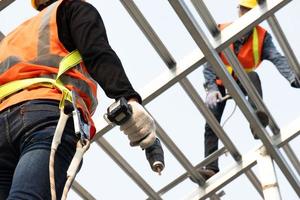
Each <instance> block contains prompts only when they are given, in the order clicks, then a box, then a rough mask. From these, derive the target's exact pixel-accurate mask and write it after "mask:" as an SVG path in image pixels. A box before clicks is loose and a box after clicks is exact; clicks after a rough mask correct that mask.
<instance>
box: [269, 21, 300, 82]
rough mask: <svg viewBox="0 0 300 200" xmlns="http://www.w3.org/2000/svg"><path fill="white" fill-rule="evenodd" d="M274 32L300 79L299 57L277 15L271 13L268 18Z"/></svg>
mask: <svg viewBox="0 0 300 200" xmlns="http://www.w3.org/2000/svg"><path fill="white" fill-rule="evenodd" d="M267 21H268V23H269V25H270V27H271V30H272V32H273V33H274V35H275V37H276V39H277V41H278V43H279V45H280V47H281V49H282V51H283V52H284V54H285V56H286V57H287V59H288V61H289V64H290V66H291V67H292V69H293V70H294V71H295V73H296V74H297V76H298V79H299V80H300V66H299V62H298V59H297V57H296V55H295V53H294V51H293V49H292V48H291V46H290V44H289V42H288V40H287V38H286V36H285V35H284V33H283V30H282V28H281V26H280V24H279V22H278V20H277V18H276V17H275V15H271V16H270V17H269V18H268V19H267Z"/></svg>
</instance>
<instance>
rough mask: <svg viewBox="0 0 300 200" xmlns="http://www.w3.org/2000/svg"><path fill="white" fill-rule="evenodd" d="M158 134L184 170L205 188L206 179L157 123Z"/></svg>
mask: <svg viewBox="0 0 300 200" xmlns="http://www.w3.org/2000/svg"><path fill="white" fill-rule="evenodd" d="M156 128H157V129H156V133H157V135H158V137H159V138H160V139H161V140H162V141H163V143H164V144H165V146H166V147H167V148H168V149H169V151H170V152H171V153H172V154H173V155H174V157H175V158H176V159H177V160H178V162H179V163H180V164H181V165H182V166H183V168H184V169H185V170H186V171H187V172H188V173H189V175H190V176H191V177H192V178H194V179H195V180H197V182H198V184H199V186H203V185H204V183H205V180H204V178H203V177H202V176H201V175H200V174H199V173H198V172H197V171H196V168H195V167H194V166H193V165H192V163H191V162H190V161H189V160H188V159H187V158H186V156H185V155H184V154H183V153H182V151H180V149H179V148H178V147H177V145H176V144H175V143H174V142H173V141H172V140H171V138H170V137H169V136H168V135H167V134H166V133H165V131H164V130H163V128H162V127H161V126H160V125H159V123H158V122H157V121H156Z"/></svg>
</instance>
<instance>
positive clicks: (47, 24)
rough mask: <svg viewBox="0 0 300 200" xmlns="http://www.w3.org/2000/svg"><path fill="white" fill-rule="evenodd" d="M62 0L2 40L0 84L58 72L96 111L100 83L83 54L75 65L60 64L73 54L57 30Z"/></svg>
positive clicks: (90, 108) (0, 47)
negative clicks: (67, 48) (88, 70)
mask: <svg viewBox="0 0 300 200" xmlns="http://www.w3.org/2000/svg"><path fill="white" fill-rule="evenodd" d="M61 2H62V1H61V0H60V1H57V2H55V3H53V4H51V5H50V6H49V7H47V8H46V9H44V10H43V11H42V12H40V13H39V14H38V15H37V16H35V17H33V18H31V19H29V20H28V21H26V22H24V23H23V24H22V25H20V26H19V27H18V28H17V29H15V30H14V31H13V32H12V33H10V34H8V35H7V37H5V38H4V39H3V40H2V41H1V43H0V85H3V84H6V83H9V82H11V81H15V80H21V79H30V78H41V77H45V76H46V77H47V76H52V77H53V76H54V77H56V75H57V78H59V79H60V81H61V82H62V84H64V85H65V86H66V87H67V88H68V89H74V90H75V91H76V92H77V93H78V94H79V95H80V96H81V97H82V99H83V100H84V101H85V103H86V105H87V107H88V110H89V112H90V113H93V112H94V111H95V109H96V106H97V84H96V82H95V81H94V80H93V79H92V78H91V77H90V75H89V74H88V73H87V70H86V68H85V66H84V64H83V63H82V61H81V57H80V55H79V57H80V60H79V61H78V62H77V63H76V64H75V65H73V66H69V67H70V68H68V69H64V70H62V69H61V68H59V64H60V63H61V61H64V60H65V59H63V58H64V57H65V56H67V55H68V54H69V52H68V51H67V50H66V49H65V48H64V46H63V44H62V43H61V42H60V41H59V38H58V32H57V24H56V11H57V7H58V6H59V4H60V3H61ZM15 47H18V48H15ZM72 53H74V54H79V53H78V52H72ZM71 68H72V69H71ZM61 70H62V71H61Z"/></svg>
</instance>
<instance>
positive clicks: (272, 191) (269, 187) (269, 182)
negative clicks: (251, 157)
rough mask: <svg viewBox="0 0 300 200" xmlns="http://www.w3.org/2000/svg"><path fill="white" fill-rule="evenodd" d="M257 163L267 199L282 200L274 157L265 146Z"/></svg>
mask: <svg viewBox="0 0 300 200" xmlns="http://www.w3.org/2000/svg"><path fill="white" fill-rule="evenodd" d="M257 165H258V169H259V173H260V180H261V184H262V188H263V193H264V199H265V200H281V199H282V198H281V194H280V191H279V186H278V180H277V176H276V171H275V167H274V163H273V160H272V158H271V157H270V156H269V155H268V154H267V151H266V149H265V148H261V151H260V152H259V154H258V158H257Z"/></svg>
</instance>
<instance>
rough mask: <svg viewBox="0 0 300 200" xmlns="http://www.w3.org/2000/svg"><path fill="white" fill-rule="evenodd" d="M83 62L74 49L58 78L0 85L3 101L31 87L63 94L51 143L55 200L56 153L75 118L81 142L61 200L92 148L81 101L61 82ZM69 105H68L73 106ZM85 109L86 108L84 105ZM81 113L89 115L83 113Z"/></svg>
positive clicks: (52, 183)
mask: <svg viewBox="0 0 300 200" xmlns="http://www.w3.org/2000/svg"><path fill="white" fill-rule="evenodd" d="M81 61H82V58H81V55H80V53H79V52H78V51H77V50H75V51H72V52H71V53H69V54H68V55H67V56H65V57H64V58H63V59H62V60H61V62H60V63H59V70H58V73H57V76H56V78H55V79H52V78H28V79H22V80H15V81H11V82H8V83H6V84H4V85H1V86H0V99H4V98H6V97H8V96H10V95H12V94H14V93H17V92H18V91H21V90H23V89H26V88H30V87H35V86H37V87H54V88H57V89H58V90H60V91H61V93H62V98H61V100H60V103H59V108H60V118H59V120H58V124H57V127H56V130H55V133H54V136H53V141H52V144H51V153H50V160H49V176H50V187H51V198H52V200H56V190H55V177H54V158H55V153H56V150H57V148H58V146H59V144H60V142H61V137H62V134H63V131H64V128H65V125H66V122H67V120H68V118H69V117H70V116H71V115H72V116H73V121H74V130H75V134H76V135H77V136H78V137H80V140H79V141H78V143H77V146H76V152H75V155H74V157H73V159H72V161H71V164H70V166H69V168H68V171H67V181H66V184H65V187H64V191H63V195H62V199H66V197H67V193H68V191H69V189H70V187H71V184H72V181H73V180H74V178H75V175H76V172H77V169H78V166H79V165H80V162H81V160H82V157H83V154H84V153H85V151H86V150H87V149H88V148H89V145H90V141H89V139H90V137H89V136H90V131H91V129H90V128H91V127H90V126H89V124H88V123H85V121H84V120H83V119H82V116H81V112H80V111H79V110H78V108H77V104H78V103H79V102H83V101H80V98H79V97H78V95H77V94H76V92H75V91H71V90H69V89H68V88H66V87H65V86H64V85H63V83H62V82H61V81H60V77H61V75H63V74H64V73H65V72H66V71H68V70H69V69H71V68H73V67H74V66H76V65H78V64H79V63H80V62H81ZM66 101H68V102H70V103H71V104H72V108H71V109H70V106H68V108H67V109H65V107H66ZM70 103H69V104H70ZM69 104H68V105H69ZM83 107H85V106H83ZM82 112H88V111H87V110H86V111H82Z"/></svg>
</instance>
